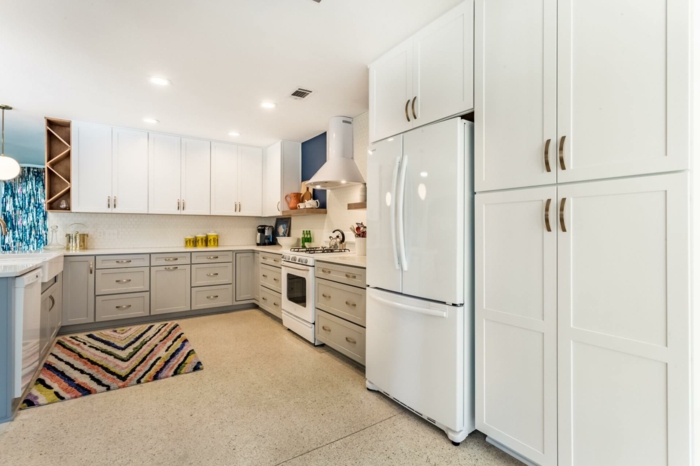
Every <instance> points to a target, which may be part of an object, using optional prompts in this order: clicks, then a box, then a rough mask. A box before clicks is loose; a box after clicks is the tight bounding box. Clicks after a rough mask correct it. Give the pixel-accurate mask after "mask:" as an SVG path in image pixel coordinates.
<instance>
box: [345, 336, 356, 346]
mask: <svg viewBox="0 0 700 466" xmlns="http://www.w3.org/2000/svg"><path fill="white" fill-rule="evenodd" d="M345 341H347V342H348V343H350V344H351V345H356V344H357V342H356V341H355V339H354V338H350V337H345Z"/></svg>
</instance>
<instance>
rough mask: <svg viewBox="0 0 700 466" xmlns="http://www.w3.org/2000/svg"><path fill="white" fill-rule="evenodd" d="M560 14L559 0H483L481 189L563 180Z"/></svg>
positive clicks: (478, 60) (478, 94)
mask: <svg viewBox="0 0 700 466" xmlns="http://www.w3.org/2000/svg"><path fill="white" fill-rule="evenodd" d="M556 15H557V0H525V1H522V0H476V21H475V77H474V82H475V89H474V94H475V110H476V111H475V113H474V118H475V126H476V129H477V131H476V132H475V135H474V143H475V146H474V150H475V159H474V171H475V175H474V180H475V186H476V191H477V192H478V191H489V190H494V189H504V188H518V187H524V186H537V185H545V184H554V183H556V181H557V179H556V169H557V159H556V142H557V141H556V137H557V136H556V134H557V133H556V131H557V126H556V124H557V116H556V111H557V107H556V105H557V88H556V86H557V57H556V53H557V48H556V41H557V16H556ZM547 140H549V141H550V145H549V150H548V158H549V169H550V170H549V171H548V170H547V164H546V163H545V146H546V142H547Z"/></svg>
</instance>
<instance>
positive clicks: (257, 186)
mask: <svg viewBox="0 0 700 466" xmlns="http://www.w3.org/2000/svg"><path fill="white" fill-rule="evenodd" d="M238 202H239V204H238V206H239V210H238V215H248V216H254V217H258V216H260V215H262V149H259V148H257V147H241V148H240V149H239V151H238Z"/></svg>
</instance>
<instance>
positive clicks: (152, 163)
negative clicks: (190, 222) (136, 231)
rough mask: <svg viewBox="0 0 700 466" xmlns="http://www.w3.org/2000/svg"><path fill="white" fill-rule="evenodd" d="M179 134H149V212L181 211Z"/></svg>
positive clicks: (175, 212) (176, 212)
mask: <svg viewBox="0 0 700 466" xmlns="http://www.w3.org/2000/svg"><path fill="white" fill-rule="evenodd" d="M179 206H180V138H179V137H177V136H168V135H165V134H155V133H149V134H148V213H151V214H179V213H180V208H179Z"/></svg>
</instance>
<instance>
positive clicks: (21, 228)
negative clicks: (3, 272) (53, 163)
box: [0, 167, 48, 251]
mask: <svg viewBox="0 0 700 466" xmlns="http://www.w3.org/2000/svg"><path fill="white" fill-rule="evenodd" d="M0 184H1V185H2V186H1V187H0V190H2V197H1V198H0V199H2V200H1V201H0V211H2V219H3V220H4V221H5V223H7V235H6V236H3V237H1V238H0V241H1V243H0V249H1V250H3V251H36V250H38V249H41V248H43V247H44V245H45V244H46V242H47V236H48V229H47V226H46V204H45V202H44V201H45V200H46V199H45V197H46V189H45V188H44V169H43V168H34V167H22V172H21V173H20V175H19V176H18V177H17V178H15V179H14V180H10V181H5V182H0Z"/></svg>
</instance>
